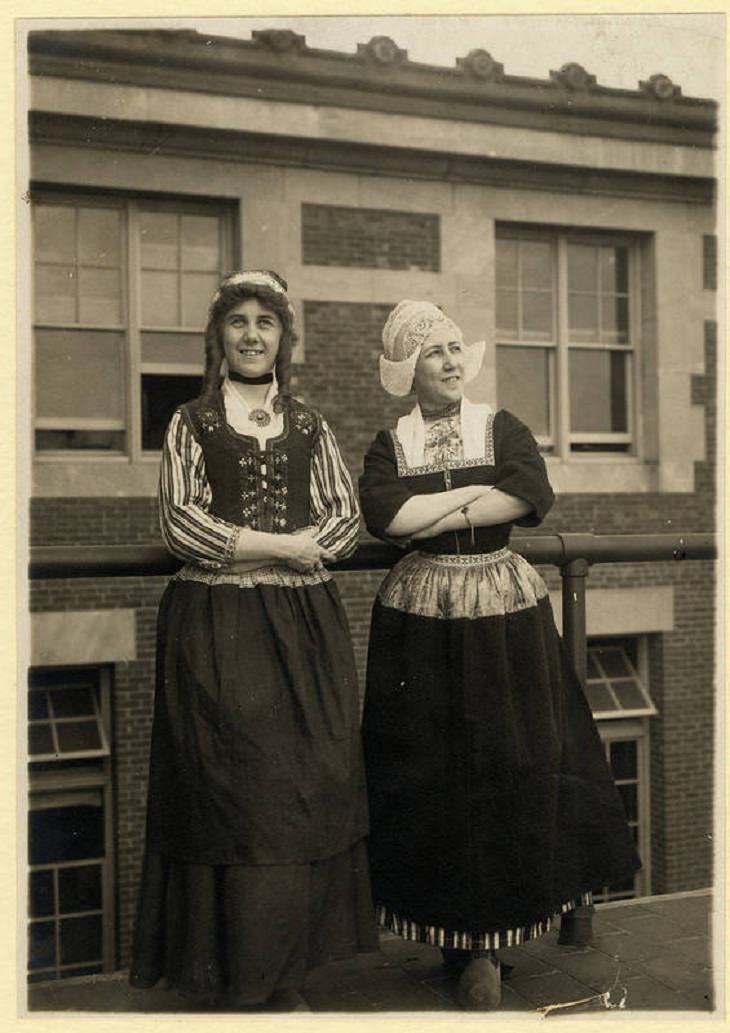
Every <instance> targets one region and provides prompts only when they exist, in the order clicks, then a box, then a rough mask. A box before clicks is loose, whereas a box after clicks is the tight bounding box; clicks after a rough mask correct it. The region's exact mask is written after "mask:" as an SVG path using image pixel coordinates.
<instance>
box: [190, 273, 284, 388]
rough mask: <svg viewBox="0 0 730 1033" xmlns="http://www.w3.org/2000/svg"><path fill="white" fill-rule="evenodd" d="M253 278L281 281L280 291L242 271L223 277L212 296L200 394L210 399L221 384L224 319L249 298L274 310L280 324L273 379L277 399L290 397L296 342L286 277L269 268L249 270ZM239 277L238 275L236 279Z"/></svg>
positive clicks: (206, 330) (206, 329) (206, 331)
mask: <svg viewBox="0 0 730 1033" xmlns="http://www.w3.org/2000/svg"><path fill="white" fill-rule="evenodd" d="M247 272H250V274H251V276H252V277H256V276H266V277H270V278H271V279H273V280H275V281H276V283H279V284H281V288H282V289H281V291H277V290H275V288H274V287H270V286H267V285H266V284H265V283H257V282H256V281H255V279H253V280H246V279H244V278H243V277H242V276H241V274H236V273H233V274H231V275H229V276H226V277H225V279H224V280H223V281H222V282H221V285H220V287H219V288H218V290H217V291H216V293H215V294H214V295H213V300H212V302H211V305H210V309H209V312H208V323H207V326H206V328H205V372H204V373H203V385H202V390H201V397H203V398H209V397H210V396H211V395H213V394H214V393H215V392H216V391H217V390H218V389H219V388H220V385H221V372H220V369H221V363H222V361H223V358H224V354H225V353H224V350H223V339H222V333H221V331H222V328H223V320H224V319H225V317H226V316H227V315H228V313H229V312H230V311H231V309H232V308H235V306H236V305H240V304H241V302H242V301H247V300H248V299H249V298H256V300H257V301H259V302H260V303H261V304H262V305H263V306H264V307H265V308H267V309H269V310H270V311H271V312H273V313H275V315H276V316H277V317H278V319H279V322H280V323H281V339H280V341H279V351H278V353H277V356H276V362H275V364H274V371H275V373H276V380H277V383H278V385H279V393H278V396H277V402H278V403H279V404H281V402H282V401H284V400H285V399H286V398H287V397H288V396H289V386H290V383H291V364H292V352H293V350H294V345H295V344H296V341H297V335H296V333H295V331H294V314H293V312H292V309H291V306H290V304H289V299H288V298H287V296H286V291H287V289H288V287H287V282H286V280H285V279H284V278H283V277H282V276H279V274H278V273H275V272H273V271H271V270H269V269H257V270H248V271H247ZM239 277H240V278H239Z"/></svg>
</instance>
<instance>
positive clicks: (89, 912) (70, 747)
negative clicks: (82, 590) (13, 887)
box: [28, 668, 114, 982]
mask: <svg viewBox="0 0 730 1033" xmlns="http://www.w3.org/2000/svg"><path fill="white" fill-rule="evenodd" d="M28 710H29V724H28V727H29V749H28V756H29V761H30V794H29V817H28V860H29V866H30V867H29V874H28V979H29V981H30V982H39V981H45V980H49V979H50V980H53V979H64V978H68V977H69V976H81V975H90V974H93V973H97V972H102V971H107V970H109V969H111V968H113V964H114V956H113V954H114V947H113V944H114V904H113V881H112V879H113V873H112V863H113V852H112V827H113V826H112V813H111V776H110V770H109V763H110V748H109V733H108V728H109V677H108V672H107V671H106V670H105V669H100V668H55V669H54V668H43V669H35V670H34V671H32V672H31V677H30V688H29V702H28Z"/></svg>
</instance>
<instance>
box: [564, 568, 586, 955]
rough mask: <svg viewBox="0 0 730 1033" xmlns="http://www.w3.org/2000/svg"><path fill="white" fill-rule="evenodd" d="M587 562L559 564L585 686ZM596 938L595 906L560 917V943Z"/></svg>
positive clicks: (572, 647) (569, 635)
mask: <svg viewBox="0 0 730 1033" xmlns="http://www.w3.org/2000/svg"><path fill="white" fill-rule="evenodd" d="M588 569H589V567H588V562H587V560H585V559H582V558H580V557H578V558H576V559H571V560H568V562H567V563H564V564H563V565H562V566H561V567H560V574H561V577H562V579H563V640H564V641H565V645H566V648H567V650H568V653H569V655H570V659H571V662H572V664H573V667H574V668H575V670H576V673H577V675H578V678H579V679H580V683H581V685H582V686H583V688H585V684H586V675H587V669H588V650H587V646H586V578H587V577H588ZM592 939H593V906H592V905H591V904H588V905H585V904H580V905H578V906H577V907H575V908H574V909H573V910H572V911H568V912H567V913H566V914H565V915H563V917H562V918H561V920H560V935H559V936H558V943H561V944H565V945H570V946H573V947H584V946H585V945H586V944H588V943H590V942H591V940H592Z"/></svg>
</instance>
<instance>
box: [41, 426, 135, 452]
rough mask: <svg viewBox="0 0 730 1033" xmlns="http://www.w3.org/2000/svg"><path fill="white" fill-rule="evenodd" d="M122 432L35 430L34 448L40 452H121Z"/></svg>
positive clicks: (123, 438)
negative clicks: (85, 450)
mask: <svg viewBox="0 0 730 1033" xmlns="http://www.w3.org/2000/svg"><path fill="white" fill-rule="evenodd" d="M124 442H125V434H124V431H123V430H120V431H115V430H37V431H36V432H35V447H36V449H37V450H38V451H39V452H42V451H54V452H58V451H66V450H68V449H89V450H90V451H91V450H93V451H96V452H98V451H105V452H123V451H124Z"/></svg>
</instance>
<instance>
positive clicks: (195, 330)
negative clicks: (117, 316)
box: [33, 189, 235, 461]
mask: <svg viewBox="0 0 730 1033" xmlns="http://www.w3.org/2000/svg"><path fill="white" fill-rule="evenodd" d="M33 201H34V204H35V205H36V206H37V207H40V206H42V205H54V206H62V207H65V208H69V209H73V210H76V211H78V210H79V209H86V208H98V209H105V210H113V211H116V212H119V213H120V218H121V229H120V245H119V247H120V260H119V261H120V264H119V267H118V268H119V270H120V290H121V300H120V305H121V311H122V315H123V317H124V318H123V321H122V322H121V323H114V324H112V323H108V324H106V323H105V324H100V323H98V322H82V321H80V320H79V319H78V318H77V319H76V320H68V319H60V320H53V319H47V318H39V319H37V320H36V319H34V322H33V328H34V330H42V329H52V330H67V331H69V332H73V331H77V330H82V331H99V332H101V331H107V332H109V331H116V332H117V333H120V334H124V336H125V340H124V342H123V369H122V384H121V385H120V391H123V393H124V394H123V397H121V399H120V400H121V402H122V408H123V416H122V418H118V419H113V420H112V419H109V418H108V417H105V418H99V419H91V418H88V417H86V418H83V417H79V418H75V417H51V416H48V415H45V414H38V415H36V416H35V418H34V421H33V425H34V428H35V429H36V430H37V431H71V430H73V431H81V432H83V431H101V432H104V431H107V432H121V433H123V434H124V444H123V447H121V450H120V444H121V443H119V444H118V443H117V442H113V444H114V446H115V447H113V448H99V447H98V442H95V441H94V442H92V444H93V445H94V446H95V447H93V448H47V449H46V448H35V455H36V457H38V458H42V459H44V460H45V459H68V458H70V457H73V459H74V460H75V461H78V460H79V459H90V458H91V459H99V458H101V457H103V458H104V459H105V460H106V461H108V460H110V459H120V458H127V459H131V460H132V461H139V460H140V459H142V458H148V457H150V456H154V457H155V458H156V457H157V455H158V453H157V452H156V451H149V450H143V448H142V438H143V423H142V401H141V395H142V375H143V374H154V375H157V376H190V377H201V376H202V373H203V345H202V333H203V330H204V323H205V317H204V315H202V316H201V320H199V321H198V322H197V324H196V325H190V321H188V324H187V325H186V324H185V322H184V320H183V319H182V305H183V300H184V299H183V297H182V294H181V293H180V284H181V283H182V279H183V277H185V276H188V275H196V274H198V273H199V274H200V275H210V276H211V277H212V278H215V279H216V282H217V281H219V280H220V277H221V276H222V275H224V274H225V272H226V271H227V270H228V269H229V268H230V267H231V265H232V264H233V261H232V260H233V255H234V245H235V224H234V219H233V218H232V215H233V208H232V206H231V205H229V204H227V203H226V202H215V201H208V200H205V199H201V200H196V199H177V198H154V199H151V198H143V197H138V198H130V197H120V198H115V197H109V196H96V195H94V194H88V193H83V192H81V191H80V192H78V193H71V192H63V193H62V192H60V191H59V192H58V193H56V191H55V190H52V189H46V190H39V191H37V192H36V193H35V195H34V198H33ZM142 212H160V213H169V214H173V215H175V216H176V217H177V226H178V262H177V268H176V269H175V270H174V272H175V275H176V276H177V280H178V297H179V307H178V316H179V318H178V320H177V322H176V323H175V325H170V324H166V325H155V324H153V323H152V322H151V321H149V322H148V323H146V324H144V325H143V323H142V309H141V294H142V292H141V277H142V263H141V236H140V233H141V226H140V213H142ZM186 215H187V216H205V217H207V218H215V219H216V221H217V233H218V268H217V270H212V269H207V268H203V266H205V265H206V262H205V258H204V257H203V258H202V259H201V258H199V257H198V259H197V261H196V258H195V248H196V246H197V245H196V242H195V240H193V241H192V242H191V243H190V244H189V248H190V251H189V253H190V254H192V255H193V259H192V261H191V262H188V264H191V265H193V266H195V268H193V269H187V268H183V265H184V263H183V261H182V257H181V256H182V247H183V243H182V234H183V224H182V221H181V220H182V218H183V217H184V216H186ZM78 222H79V217H78V215H77V216H76V218H75V225H77V224H78ZM77 235H78V231H77ZM211 241H212V234H211ZM204 244H205V239H204V238H203V243H202V244H201V245H200V248H201V249H202V248H203V245H204ZM76 257H77V259H78V247H77V249H76ZM33 263H34V267H35V264H36V251H35V250H34V254H33ZM44 264H49V263H44ZM50 264H54V263H50ZM55 264H56V265H57V266H59V267H61V266H63V265H64V264H65V263H61V262H60V260H59V262H56V263H55ZM78 265H79V262H78V261H77V262H76V266H78ZM87 265H88V263H84V268H86V266H87ZM198 266H200V268H198ZM89 267H90V268H91V266H89ZM99 268H107V267H106V266H103V267H102V266H99ZM211 282H212V279H211ZM75 288H76V295H77V300H76V302H75V307H76V315H77V316H78V315H79V309H78V291H79V287H78V277H76V278H75ZM34 313H35V307H34ZM143 332H144V333H147V332H149V333H164V334H171V335H175V334H188V335H190V334H197V335H200V339H201V347H200V361H199V362H198V363H196V364H193V363H191V362H190V361H182V362H179V363H175V362H169V363H168V362H143V361H142V333H143ZM34 356H35V345H34ZM36 402H37V399H36V398H35V390H34V398H33V409H34V412H36ZM49 443H50V442H49ZM109 444H112V442H109Z"/></svg>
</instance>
